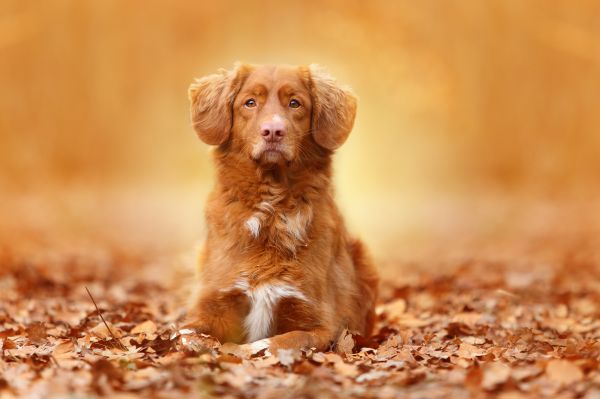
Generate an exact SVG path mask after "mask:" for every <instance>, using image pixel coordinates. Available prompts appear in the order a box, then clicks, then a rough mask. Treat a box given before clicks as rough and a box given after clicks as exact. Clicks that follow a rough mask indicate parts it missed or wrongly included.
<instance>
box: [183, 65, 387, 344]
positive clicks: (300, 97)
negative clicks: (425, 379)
mask: <svg viewBox="0 0 600 399" xmlns="http://www.w3.org/2000/svg"><path fill="white" fill-rule="evenodd" d="M189 98H190V101H191V118H192V123H193V126H194V129H195V130H196V132H197V134H198V136H199V137H200V139H202V140H203V141H204V142H205V143H207V144H210V145H213V146H215V148H214V161H215V164H216V174H217V178H216V185H215V187H214V189H213V191H212V193H211V194H210V196H209V198H208V202H207V204H206V211H205V212H206V229H207V236H206V239H205V241H204V244H203V248H202V250H201V253H200V259H199V263H200V264H199V273H198V281H196V282H195V283H194V284H195V285H196V288H197V289H196V293H195V294H194V295H193V298H192V300H191V305H190V309H189V312H188V314H189V316H190V323H189V326H190V327H193V328H195V329H196V330H197V331H199V332H202V333H206V334H210V335H212V336H214V337H216V338H218V339H219V340H220V341H221V342H225V341H227V342H234V343H246V345H245V347H244V349H247V350H250V351H251V353H257V352H259V351H262V350H266V351H267V352H271V353H277V352H276V351H277V349H283V348H297V349H302V348H311V347H314V348H317V349H319V350H324V349H326V348H327V347H328V346H329V345H330V344H331V343H332V342H333V341H335V339H336V338H337V337H338V335H339V334H340V333H341V331H342V330H343V329H345V328H347V329H349V330H350V331H355V332H358V333H360V334H362V335H365V336H368V335H369V334H370V333H371V331H372V329H373V324H374V320H375V316H374V306H375V302H376V300H377V285H378V276H377V273H376V271H375V269H374V267H373V265H372V263H371V260H370V259H369V257H368V256H367V253H366V251H365V249H364V247H363V245H362V243H361V242H360V241H359V240H357V239H355V238H352V236H350V235H349V234H348V232H347V230H346V227H345V225H344V220H343V218H342V216H341V215H340V212H339V210H338V208H337V207H336V204H335V202H334V199H333V188H332V183H331V163H332V160H331V156H332V154H333V152H334V151H335V150H336V149H337V148H338V147H340V146H341V145H342V144H343V143H344V141H346V139H347V138H348V135H349V134H350V131H351V130H352V125H353V124H354V116H355V113H356V98H355V96H354V95H353V94H352V92H351V91H350V90H349V89H348V88H346V87H343V86H340V85H338V84H337V83H336V81H335V80H334V79H333V78H332V77H331V76H330V75H328V74H327V73H326V72H325V71H324V70H322V69H321V68H319V67H316V66H312V65H311V66H308V67H304V66H300V67H292V66H271V65H260V66H259V65H244V64H238V65H236V66H235V68H234V69H233V70H230V71H226V70H222V71H220V72H219V73H217V74H213V75H209V76H206V77H203V78H201V79H198V80H196V81H195V82H194V83H192V85H191V86H190V88H189Z"/></svg>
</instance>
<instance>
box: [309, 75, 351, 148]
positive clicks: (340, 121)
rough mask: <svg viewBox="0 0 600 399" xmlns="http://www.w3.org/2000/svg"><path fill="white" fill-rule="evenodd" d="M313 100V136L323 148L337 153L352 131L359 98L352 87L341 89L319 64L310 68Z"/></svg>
mask: <svg viewBox="0 0 600 399" xmlns="http://www.w3.org/2000/svg"><path fill="white" fill-rule="evenodd" d="M309 72H310V82H311V85H310V86H311V94H312V99H313V122H312V124H313V126H312V134H313V137H314V139H315V141H316V142H317V144H319V145H320V146H321V147H324V148H327V149H328V150H335V149H336V148H338V147H340V146H341V145H342V144H344V142H345V141H346V139H347V138H348V135H350V131H351V130H352V126H353V125H354V116H355V115H356V97H355V96H354V94H353V93H352V91H351V90H350V88H349V87H343V86H339V85H338V84H337V82H336V81H335V79H334V78H333V77H332V76H331V75H329V74H328V73H327V72H326V71H325V70H323V69H322V68H320V67H319V66H317V65H310V66H309Z"/></svg>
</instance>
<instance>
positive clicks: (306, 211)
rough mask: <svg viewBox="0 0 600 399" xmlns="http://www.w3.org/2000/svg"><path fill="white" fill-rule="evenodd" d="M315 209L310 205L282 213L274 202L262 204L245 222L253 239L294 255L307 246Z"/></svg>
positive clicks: (283, 210) (303, 205)
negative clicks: (299, 248)
mask: <svg viewBox="0 0 600 399" xmlns="http://www.w3.org/2000/svg"><path fill="white" fill-rule="evenodd" d="M312 219H313V213H312V208H311V207H310V206H308V205H307V204H302V205H299V206H295V207H293V208H291V209H282V208H279V207H278V206H277V205H275V206H274V205H273V204H272V203H271V202H268V201H262V202H260V203H259V204H258V205H257V206H256V207H255V209H254V210H253V211H252V213H251V214H250V215H249V216H248V217H247V218H246V220H245V221H244V226H245V228H246V230H247V232H248V235H249V236H250V238H251V239H253V240H256V241H261V240H265V241H267V242H268V243H270V244H271V246H273V247H275V248H280V249H282V250H284V251H287V252H289V253H291V254H293V255H295V254H296V253H297V250H298V247H301V246H307V245H308V232H309V229H310V226H311V223H312Z"/></svg>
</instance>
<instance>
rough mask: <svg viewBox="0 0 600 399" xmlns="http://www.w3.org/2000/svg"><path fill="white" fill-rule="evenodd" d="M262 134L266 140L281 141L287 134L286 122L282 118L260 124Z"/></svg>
mask: <svg viewBox="0 0 600 399" xmlns="http://www.w3.org/2000/svg"><path fill="white" fill-rule="evenodd" d="M260 134H261V135H262V136H263V138H264V139H265V141H269V142H271V141H281V139H283V136H285V124H284V123H283V121H281V120H270V121H268V122H263V123H262V124H261V125H260Z"/></svg>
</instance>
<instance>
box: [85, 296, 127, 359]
mask: <svg viewBox="0 0 600 399" xmlns="http://www.w3.org/2000/svg"><path fill="white" fill-rule="evenodd" d="M85 290H86V291H87V293H88V295H89V296H90V299H91V300H92V302H93V303H94V306H95V307H96V311H97V312H98V316H100V319H102V322H103V323H104V325H105V326H106V329H107V330H108V332H109V333H110V336H111V337H112V338H113V339H114V340H115V341H117V342H118V343H119V346H120V347H121V349H123V350H124V351H127V348H126V347H125V345H123V343H122V342H121V340H119V339H117V337H115V334H113V332H112V330H111V329H110V327H109V326H108V323H107V322H106V320H104V317H102V313H101V312H100V308H99V307H98V305H96V301H94V297H93V296H92V293H91V292H90V290H88V287H85Z"/></svg>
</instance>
